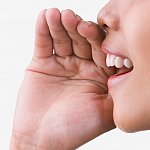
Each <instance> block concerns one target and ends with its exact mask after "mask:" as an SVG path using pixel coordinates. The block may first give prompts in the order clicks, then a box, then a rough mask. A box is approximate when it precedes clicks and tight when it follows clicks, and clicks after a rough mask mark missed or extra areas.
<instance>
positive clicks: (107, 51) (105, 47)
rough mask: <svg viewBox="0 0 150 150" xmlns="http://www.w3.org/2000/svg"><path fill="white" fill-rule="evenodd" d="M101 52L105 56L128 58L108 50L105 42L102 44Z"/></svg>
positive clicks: (110, 49)
mask: <svg viewBox="0 0 150 150" xmlns="http://www.w3.org/2000/svg"><path fill="white" fill-rule="evenodd" d="M101 50H102V51H103V52H104V53H106V54H111V55H116V56H119V57H121V58H128V57H126V56H123V55H122V54H120V53H119V52H117V51H115V50H114V49H112V48H110V47H109V46H108V45H107V44H106V43H105V42H103V43H102V46H101Z"/></svg>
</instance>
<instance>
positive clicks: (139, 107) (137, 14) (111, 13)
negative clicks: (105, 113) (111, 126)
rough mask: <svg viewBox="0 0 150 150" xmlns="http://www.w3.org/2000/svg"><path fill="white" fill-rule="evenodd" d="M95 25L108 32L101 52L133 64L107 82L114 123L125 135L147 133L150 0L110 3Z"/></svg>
mask: <svg viewBox="0 0 150 150" xmlns="http://www.w3.org/2000/svg"><path fill="white" fill-rule="evenodd" d="M98 23H99V24H100V25H101V26H103V27H104V28H105V29H106V30H107V36H106V38H105V40H104V42H103V47H102V49H103V50H104V51H107V53H110V54H115V55H116V56H121V57H122V59H123V60H124V59H125V58H128V59H129V60H131V61H132V64H133V70H132V71H131V72H129V73H126V74H124V75H121V76H117V77H112V78H110V79H109V80H108V87H109V92H110V94H111V95H112V97H113V101H114V121H115V123H116V125H117V126H118V127H119V128H121V129H122V130H124V131H127V132H135V131H139V130H147V129H150V0H110V1H109V2H108V3H107V5H106V6H105V7H104V8H103V9H102V10H101V11H100V13H99V14H98Z"/></svg>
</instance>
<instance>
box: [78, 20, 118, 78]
mask: <svg viewBox="0 0 150 150" xmlns="http://www.w3.org/2000/svg"><path fill="white" fill-rule="evenodd" d="M77 30H78V32H79V33H80V34H81V35H82V36H83V37H85V38H86V39H87V40H88V41H89V43H90V44H91V46H92V57H93V60H94V62H95V64H96V65H97V66H98V67H102V68H104V69H105V71H106V73H107V74H108V75H109V76H110V75H112V74H113V73H114V72H115V68H113V67H112V68H111V69H110V68H108V67H107V66H106V54H105V53H103V52H102V51H101V44H102V41H103V40H104V37H105V32H104V31H103V30H101V29H100V27H99V26H98V25H97V24H96V23H93V22H88V21H81V22H80V23H79V24H78V27H77Z"/></svg>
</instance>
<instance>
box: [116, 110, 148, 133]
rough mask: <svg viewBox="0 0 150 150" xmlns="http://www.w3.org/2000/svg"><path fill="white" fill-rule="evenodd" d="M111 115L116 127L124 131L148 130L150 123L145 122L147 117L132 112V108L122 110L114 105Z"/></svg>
mask: <svg viewBox="0 0 150 150" xmlns="http://www.w3.org/2000/svg"><path fill="white" fill-rule="evenodd" d="M138 114H139V115H138ZM113 117H114V123H115V125H116V127H118V128H119V129H120V130H122V131H124V132H126V133H134V132H139V131H144V130H150V124H148V123H147V121H148V120H147V119H148V118H147V117H145V116H142V114H140V113H137V112H133V110H129V109H128V110H126V112H123V110H122V109H117V108H115V107H114V112H113Z"/></svg>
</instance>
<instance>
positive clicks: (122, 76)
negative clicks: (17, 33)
mask: <svg viewBox="0 0 150 150" xmlns="http://www.w3.org/2000/svg"><path fill="white" fill-rule="evenodd" d="M130 74H131V71H130V72H127V73H123V74H115V75H113V76H111V77H110V78H109V79H108V88H109V89H110V88H112V87H113V86H115V85H117V84H119V83H120V82H122V81H123V80H126V79H127V78H129V76H130Z"/></svg>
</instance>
